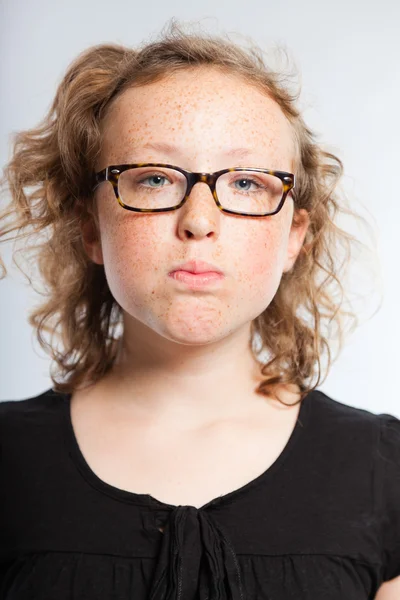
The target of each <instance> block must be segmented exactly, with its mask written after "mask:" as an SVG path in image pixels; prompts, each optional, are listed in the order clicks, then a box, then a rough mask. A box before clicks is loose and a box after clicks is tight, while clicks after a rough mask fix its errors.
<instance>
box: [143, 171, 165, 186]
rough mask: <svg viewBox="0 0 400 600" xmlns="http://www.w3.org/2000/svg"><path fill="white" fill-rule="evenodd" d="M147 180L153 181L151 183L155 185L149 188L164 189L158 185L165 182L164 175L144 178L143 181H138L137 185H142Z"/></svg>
mask: <svg viewBox="0 0 400 600" xmlns="http://www.w3.org/2000/svg"><path fill="white" fill-rule="evenodd" d="M149 180H153V182H154V183H155V185H150V186H149V187H153V188H159V187H164V185H160V184H161V183H162V181H163V180H167V178H166V177H165V176H164V175H156V174H155V175H148V176H147V177H144V178H143V179H140V180H139V181H138V183H141V184H143V183H144V182H145V181H149Z"/></svg>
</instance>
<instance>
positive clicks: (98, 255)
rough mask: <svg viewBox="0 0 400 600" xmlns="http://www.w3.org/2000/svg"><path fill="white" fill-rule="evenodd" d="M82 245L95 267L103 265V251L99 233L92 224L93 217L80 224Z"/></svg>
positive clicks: (94, 224)
mask: <svg viewBox="0 0 400 600" xmlns="http://www.w3.org/2000/svg"><path fill="white" fill-rule="evenodd" d="M81 234H82V243H83V246H84V248H85V251H86V254H87V255H88V257H89V258H90V259H91V260H92V261H93V262H94V263H96V264H97V265H103V264H104V260H103V251H102V248H101V240H100V233H99V231H98V229H97V225H96V223H95V222H94V219H93V216H90V217H88V219H87V220H86V221H85V222H83V223H81Z"/></svg>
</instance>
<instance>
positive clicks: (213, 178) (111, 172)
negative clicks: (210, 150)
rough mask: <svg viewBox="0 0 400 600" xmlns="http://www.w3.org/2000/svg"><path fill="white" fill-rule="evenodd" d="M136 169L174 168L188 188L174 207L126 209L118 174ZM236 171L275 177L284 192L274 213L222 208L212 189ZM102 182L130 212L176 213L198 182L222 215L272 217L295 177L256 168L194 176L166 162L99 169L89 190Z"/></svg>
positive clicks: (293, 184)
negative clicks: (108, 186) (119, 188)
mask: <svg viewBox="0 0 400 600" xmlns="http://www.w3.org/2000/svg"><path fill="white" fill-rule="evenodd" d="M138 167H164V168H168V169H174V170H175V171H178V172H179V173H182V175H184V176H185V177H186V181H187V187H186V192H185V195H184V197H183V198H182V200H181V202H179V204H176V205H175V206H171V207H168V208H154V209H153V208H135V207H133V206H128V205H127V204H124V202H123V200H122V198H121V196H120V194H119V190H118V180H119V177H120V175H121V173H123V172H124V171H127V170H129V169H135V168H138ZM235 171H239V172H240V171H253V172H256V173H266V174H267V175H274V176H275V177H278V178H279V179H280V180H281V181H282V188H283V192H282V198H281V200H280V202H279V205H278V207H277V208H276V210H274V211H273V212H267V213H260V214H254V213H246V212H239V211H235V210H229V209H227V208H223V206H222V205H221V204H220V202H219V200H218V196H217V192H216V189H215V188H216V183H217V179H218V177H220V176H221V175H223V174H224V173H230V172H235ZM103 181H109V182H110V183H111V185H112V186H113V189H114V194H115V197H116V199H117V200H118V203H119V204H120V206H122V208H125V209H126V210H132V211H135V212H140V213H156V212H168V211H171V210H177V209H178V208H180V207H181V206H183V204H184V203H185V202H186V200H187V198H188V197H189V195H190V192H191V191H192V188H193V186H194V185H195V184H196V183H198V182H203V183H206V184H207V185H208V186H209V188H210V190H211V193H212V195H213V198H214V200H215V203H216V205H217V206H218V208H219V209H220V210H221V211H222V212H224V213H229V214H233V215H244V216H250V217H255V218H257V217H266V216H271V215H275V214H276V213H278V212H279V211H280V210H281V208H282V206H283V204H284V202H285V200H286V197H287V195H288V193H289V192H290V191H291V190H293V189H294V187H295V176H294V174H293V173H287V172H286V171H275V170H272V169H258V168H255V167H232V168H230V169H222V170H221V171H215V172H214V173H193V172H192V171H185V169H181V168H180V167H177V166H175V165H170V164H166V163H130V164H125V165H109V166H108V167H106V168H105V169H102V170H101V171H99V172H97V173H95V174H94V175H93V188H92V191H94V190H95V189H96V188H97V186H98V185H100V183H102V182H103ZM292 197H293V196H292ZM293 200H295V199H294V198H293Z"/></svg>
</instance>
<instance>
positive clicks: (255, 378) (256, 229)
mask: <svg viewBox="0 0 400 600" xmlns="http://www.w3.org/2000/svg"><path fill="white" fill-rule="evenodd" d="M101 131H102V150H101V154H100V156H99V158H98V162H97V164H96V170H100V169H103V168H105V167H106V166H107V165H110V164H123V163H128V162H165V163H170V164H173V165H177V166H180V167H182V168H185V169H188V170H191V171H196V172H197V171H205V172H212V171H217V170H219V169H224V168H227V167H234V166H237V167H238V166H242V167H261V168H262V167H264V168H271V169H278V170H284V171H289V172H292V173H293V172H294V173H295V170H294V169H295V165H294V156H295V150H294V141H293V133H292V129H291V126H290V124H289V123H288V121H287V119H286V117H285V116H284V114H283V113H282V111H281V109H280V107H279V106H278V105H277V104H276V103H275V102H274V101H273V100H272V99H270V98H269V97H267V96H266V95H265V94H263V93H261V92H260V91H259V90H257V89H255V88H254V87H252V86H250V85H248V84H247V83H245V82H243V81H242V80H241V79H239V78H238V77H237V76H235V75H228V74H224V73H221V72H220V71H218V70H217V69H215V68H210V67H207V68H201V69H196V70H187V71H184V72H180V73H178V74H173V75H171V76H169V77H168V78H166V79H163V80H162V81H158V82H156V83H153V84H150V85H147V86H143V87H139V88H131V89H129V90H127V91H125V92H124V93H123V94H122V95H121V96H119V97H117V98H116V99H115V100H114V101H113V103H112V105H111V106H110V107H109V109H108V112H107V114H106V116H105V118H104V120H103V122H102V124H101ZM149 142H150V143H158V142H164V143H165V142H167V143H169V144H173V145H174V146H177V147H179V149H180V151H176V152H175V151H174V152H166V151H160V150H153V149H144V148H143V146H144V144H147V143H149ZM243 146H245V147H246V148H248V149H249V150H250V153H249V155H248V156H246V157H244V156H243V157H240V156H236V157H232V156H230V157H229V156H227V155H226V154H225V152H226V150H229V149H232V148H233V147H243ZM95 194H96V206H97V210H98V217H99V223H100V231H99V232H98V233H97V234H96V229H95V226H94V224H93V223H90V222H89V223H87V224H86V225H85V226H83V227H82V237H83V242H84V246H85V249H86V252H87V253H88V255H89V256H90V258H91V259H92V260H93V261H94V262H96V263H97V264H103V265H104V269H105V273H106V277H107V281H108V284H109V287H110V290H111V292H112V294H113V296H114V298H116V300H117V301H118V303H119V304H120V305H121V307H122V309H123V318H124V334H123V339H122V343H121V345H120V349H119V354H118V358H117V361H116V363H115V365H114V367H113V369H112V371H111V372H110V373H109V374H107V376H106V377H105V378H104V379H103V380H102V381H101V382H100V384H98V385H97V387H96V389H97V390H99V389H101V390H102V393H103V395H107V393H108V394H110V395H111V394H112V396H113V398H114V401H115V402H118V403H119V406H120V408H121V409H122V410H125V411H127V412H126V414H128V413H129V414H130V413H131V412H132V411H135V414H137V415H140V416H142V417H143V418H144V419H148V420H151V422H152V423H155V424H157V423H163V425H164V426H166V427H168V426H170V427H173V425H174V423H177V422H179V424H180V426H181V427H193V426H195V425H201V424H204V423H208V422H213V421H218V420H219V419H223V418H229V417H232V418H234V417H237V416H240V415H248V414H249V412H250V411H252V410H255V411H256V410H258V409H259V408H260V407H261V406H265V404H266V402H267V399H266V398H265V397H263V396H260V395H258V394H256V393H255V391H254V390H255V387H256V384H257V383H258V382H259V381H261V380H262V378H261V377H260V375H259V366H258V365H257V363H256V361H255V359H254V358H253V356H252V354H251V351H250V348H249V339H250V326H251V322H252V320H253V319H254V318H256V317H257V316H258V315H260V314H261V313H262V312H263V311H264V310H265V309H266V308H267V307H268V305H269V304H270V302H271V300H272V299H273V297H274V296H275V294H276V291H277V289H278V287H279V283H280V281H281V277H282V274H283V273H284V272H287V271H289V270H290V269H291V268H292V267H293V265H294V263H295V261H296V258H297V256H298V254H299V252H300V249H301V246H302V244H303V240H304V237H305V234H306V231H307V228H308V224H309V221H308V214H307V212H306V211H304V210H303V211H301V213H300V216H301V217H302V223H301V224H300V225H298V226H297V227H294V226H293V224H292V220H293V216H294V203H293V199H292V198H291V197H290V196H288V197H287V199H286V201H285V204H284V206H283V208H282V210H281V211H280V212H279V213H278V214H276V215H274V216H271V217H265V218H262V219H252V218H251V217H240V216H239V217H235V216H232V215H228V214H224V213H222V212H220V210H219V209H218V207H217V206H216V204H215V202H214V199H213V197H212V195H211V192H210V189H209V188H208V187H207V186H206V185H205V184H203V183H199V184H197V185H196V186H195V187H194V188H193V190H192V192H191V195H190V197H189V198H188V200H187V202H186V203H185V204H184V206H182V207H181V208H180V209H178V210H175V211H171V212H168V213H158V214H139V213H134V212H130V211H127V210H124V209H123V208H122V207H120V206H119V205H118V203H117V201H116V199H115V196H114V192H113V189H112V186H111V184H110V183H108V182H105V183H102V184H101V185H100V186H99V187H98V188H97V190H96V192H95ZM195 258H198V259H202V260H205V261H207V262H211V263H213V264H215V265H217V266H218V267H219V268H220V269H222V270H223V271H224V273H225V279H224V280H223V282H222V284H220V285H219V286H218V287H217V286H215V287H209V288H204V289H203V290H202V291H192V290H189V289H187V288H183V287H181V286H180V285H178V284H177V283H176V282H175V281H174V280H173V279H172V278H170V277H168V273H169V272H170V271H171V268H172V266H173V265H175V264H176V263H177V262H178V263H180V262H184V261H186V260H190V259H195ZM99 386H100V387H99ZM292 391H295V390H292Z"/></svg>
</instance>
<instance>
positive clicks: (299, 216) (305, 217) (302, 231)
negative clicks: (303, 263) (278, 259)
mask: <svg viewBox="0 0 400 600" xmlns="http://www.w3.org/2000/svg"><path fill="white" fill-rule="evenodd" d="M309 224H310V217H309V214H308V212H307V211H306V210H305V209H304V208H302V209H301V210H299V211H296V212H295V214H294V216H293V222H292V225H291V228H290V232H289V241H288V247H287V257H286V262H285V266H284V269H283V272H284V273H287V272H288V271H290V270H291V269H292V267H293V265H294V264H295V262H296V259H297V257H298V255H299V254H300V250H301V248H302V246H303V242H304V238H305V237H306V233H307V230H308V226H309Z"/></svg>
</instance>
